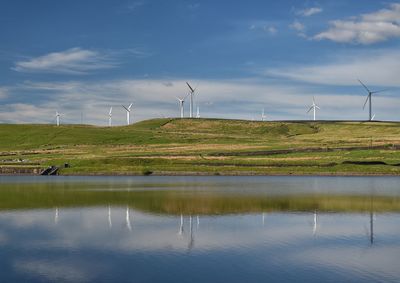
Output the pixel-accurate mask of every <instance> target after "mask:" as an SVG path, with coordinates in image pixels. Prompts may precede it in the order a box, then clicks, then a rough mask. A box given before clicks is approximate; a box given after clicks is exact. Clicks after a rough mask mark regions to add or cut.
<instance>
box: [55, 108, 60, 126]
mask: <svg viewBox="0 0 400 283" xmlns="http://www.w3.org/2000/svg"><path fill="white" fill-rule="evenodd" d="M60 116H61V114H60V113H58V111H56V124H57V126H60Z"/></svg>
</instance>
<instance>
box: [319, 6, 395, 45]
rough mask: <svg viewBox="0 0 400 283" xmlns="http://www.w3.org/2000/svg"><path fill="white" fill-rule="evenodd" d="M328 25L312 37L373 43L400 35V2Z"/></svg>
mask: <svg viewBox="0 0 400 283" xmlns="http://www.w3.org/2000/svg"><path fill="white" fill-rule="evenodd" d="M330 25H331V27H330V28H329V29H328V30H326V31H324V32H321V33H319V34H317V35H315V36H314V37H313V38H314V39H316V40H322V39H328V40H332V41H335V42H342V43H358V44H373V43H377V42H381V41H385V40H388V39H390V38H394V37H400V3H396V4H391V5H390V7H389V8H388V9H382V10H379V11H377V12H374V13H370V14H363V15H361V16H359V17H356V18H355V19H349V20H336V21H332V22H330Z"/></svg>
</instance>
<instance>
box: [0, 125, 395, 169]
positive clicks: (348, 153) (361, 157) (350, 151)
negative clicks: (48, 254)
mask: <svg viewBox="0 0 400 283" xmlns="http://www.w3.org/2000/svg"><path fill="white" fill-rule="evenodd" d="M399 149H400V123H396V122H329V121H317V122H304V121H302V122H256V121H242V120H222V119H152V120H146V121H142V122H139V123H136V124H133V125H130V126H121V127H111V128H109V127H95V126H87V125H62V126H60V127H56V126H53V125H7V124H6V125H0V167H2V168H6V167H7V168H16V170H18V168H25V167H27V166H31V167H43V168H44V167H47V166H49V165H62V164H64V163H68V164H70V168H62V169H61V171H60V174H132V175H135V174H138V175H150V174H155V175H157V174H158V175H160V174H210V175H251V174H259V175H268V174H360V175H367V174H390V175H400V150H399ZM21 161H22V162H21ZM368 162H370V163H371V162H372V163H377V164H375V165H371V164H369V165H368ZM378 163H381V164H378ZM3 172H4V170H3Z"/></svg>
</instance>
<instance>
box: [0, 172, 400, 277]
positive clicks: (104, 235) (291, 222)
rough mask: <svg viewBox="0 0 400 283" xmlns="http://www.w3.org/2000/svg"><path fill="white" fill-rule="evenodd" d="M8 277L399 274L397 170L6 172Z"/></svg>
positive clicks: (0, 242)
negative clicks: (355, 173) (390, 173)
mask: <svg viewBox="0 0 400 283" xmlns="http://www.w3.org/2000/svg"><path fill="white" fill-rule="evenodd" d="M0 251H1V256H0V266H1V273H0V282H400V178H399V177H313V176H310V177H308V176H305V177H295V176H293V177H281V176H279V177H222V176H215V177H155V176H154V177H153V176H151V177H61V176H56V177H28V176H26V177H21V176H18V177H11V176H2V177H0Z"/></svg>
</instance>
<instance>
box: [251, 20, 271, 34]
mask: <svg viewBox="0 0 400 283" xmlns="http://www.w3.org/2000/svg"><path fill="white" fill-rule="evenodd" d="M249 30H251V31H255V32H263V33H268V34H270V35H274V34H276V33H277V32H278V29H277V28H276V27H275V25H273V24H271V23H269V22H264V21H254V22H252V23H251V24H250V26H249Z"/></svg>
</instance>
